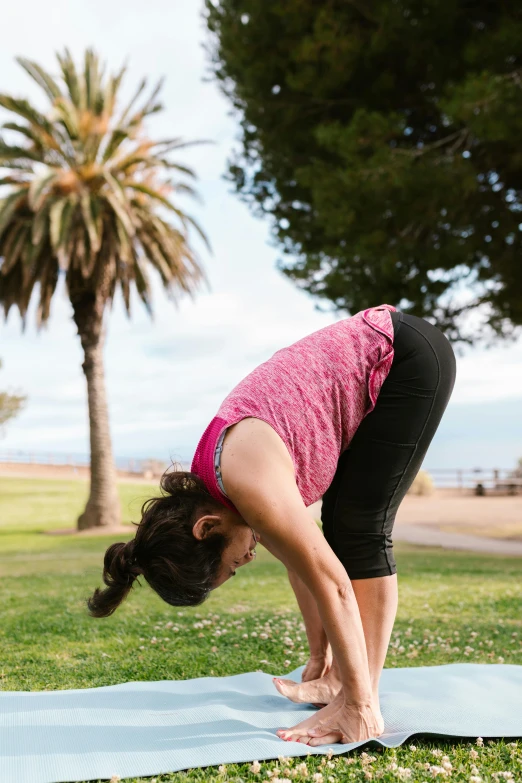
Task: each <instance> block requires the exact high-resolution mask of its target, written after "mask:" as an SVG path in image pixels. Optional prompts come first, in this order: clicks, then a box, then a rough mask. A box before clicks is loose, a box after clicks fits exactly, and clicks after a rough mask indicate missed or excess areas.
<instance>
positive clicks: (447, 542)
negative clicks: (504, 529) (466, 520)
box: [393, 523, 522, 557]
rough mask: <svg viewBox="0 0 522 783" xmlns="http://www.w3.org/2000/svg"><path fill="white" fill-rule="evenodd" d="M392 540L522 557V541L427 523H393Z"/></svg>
mask: <svg viewBox="0 0 522 783" xmlns="http://www.w3.org/2000/svg"><path fill="white" fill-rule="evenodd" d="M393 540H394V541H408V542H409V543H410V544H420V545H424V546H440V547H442V548H443V549H467V550H468V551H471V552H487V553H488V554H499V555H512V556H514V557H522V541H513V540H511V541H509V540H506V539H501V538H485V537H482V536H467V535H463V534H462V533H446V532H443V531H441V530H437V529H435V528H433V527H431V526H429V525H408V524H404V523H402V524H395V525H394V527H393Z"/></svg>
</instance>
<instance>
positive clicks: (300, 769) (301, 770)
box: [295, 761, 308, 777]
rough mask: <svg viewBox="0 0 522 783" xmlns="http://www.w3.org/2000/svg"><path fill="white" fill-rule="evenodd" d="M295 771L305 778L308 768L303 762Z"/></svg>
mask: <svg viewBox="0 0 522 783" xmlns="http://www.w3.org/2000/svg"><path fill="white" fill-rule="evenodd" d="M295 771H296V772H298V773H299V774H300V775H302V776H303V777H306V776H307V775H308V767H307V766H306V764H305V762H304V761H302V762H301V763H300V764H298V765H297V766H296V768H295Z"/></svg>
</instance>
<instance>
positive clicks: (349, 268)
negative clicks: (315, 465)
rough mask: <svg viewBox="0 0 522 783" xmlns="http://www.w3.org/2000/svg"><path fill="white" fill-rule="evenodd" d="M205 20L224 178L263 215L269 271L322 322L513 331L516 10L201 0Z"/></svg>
mask: <svg viewBox="0 0 522 783" xmlns="http://www.w3.org/2000/svg"><path fill="white" fill-rule="evenodd" d="M205 16H206V19H207V24H208V28H209V30H210V35H209V40H208V46H207V48H208V52H209V62H210V68H211V71H212V73H213V74H214V76H215V78H216V79H217V80H219V84H220V85H221V88H222V90H223V92H224V93H225V94H226V95H227V96H228V98H229V99H230V101H231V102H232V104H233V106H234V107H235V109H236V110H237V116H238V118H239V120H240V123H241V129H242V132H241V139H240V146H239V147H238V148H237V149H236V150H235V152H234V154H233V156H232V158H231V160H230V162H229V171H228V177H229V178H230V179H231V181H232V182H234V184H235V187H236V189H237V191H238V193H239V194H240V195H241V197H242V198H243V199H244V200H245V201H246V202H248V203H249V204H250V205H251V207H252V209H253V211H254V212H255V214H258V215H268V216H269V217H270V220H271V227H272V231H273V235H274V238H275V242H276V245H277V246H278V247H279V248H280V249H281V251H282V253H283V256H282V258H281V259H279V260H278V268H279V269H280V270H281V271H282V272H283V273H284V274H285V275H287V276H288V277H289V278H290V279H292V280H294V281H295V283H296V284H297V285H298V286H299V287H300V288H302V289H304V290H306V291H308V292H310V293H311V294H313V295H314V296H315V297H317V300H318V301H320V300H321V299H323V300H327V301H328V302H329V303H331V307H332V308H333V309H334V310H339V311H345V312H348V313H352V312H355V311H357V310H359V309H362V308H364V307H368V306H369V305H372V304H377V303H380V302H388V303H390V304H395V305H399V306H400V307H401V308H402V309H403V310H405V311H408V312H411V313H413V314H415V315H419V316H422V317H428V319H431V320H433V319H435V320H436V321H437V322H438V323H439V324H440V325H441V326H442V327H443V329H444V330H445V331H446V333H447V335H448V336H449V337H450V338H452V339H458V338H460V339H465V340H467V341H469V342H472V341H473V340H474V339H476V338H477V337H478V336H479V335H480V334H484V333H489V334H490V335H493V336H494V337H496V336H499V335H500V336H508V335H509V334H513V333H516V332H517V331H518V330H517V329H516V328H515V327H517V326H519V325H520V324H522V263H521V228H522V224H521V215H520V210H521V209H522V205H521V194H522V145H521V138H522V111H521V99H522V90H521V88H522V46H521V41H522V6H521V5H520V3H517V2H513V0H511V1H510V0H507V2H502V3H492V2H490V0H478V1H477V2H474V3H470V2H465V1H464V0H370V2H362V1H361V2H360V1H359V0H324V2H316V1H315V0H284V1H283V0H206V10H205ZM477 308H478V313H480V314H481V317H482V319H485V318H487V323H489V326H490V327H491V329H488V328H487V327H486V328H485V330H482V328H481V327H478V326H477V324H478V323H479V322H480V318H475V319H470V318H469V317H468V315H469V313H470V312H471V311H472V310H477ZM473 322H475V325H474V326H473V327H472V326H471V324H472V323H473Z"/></svg>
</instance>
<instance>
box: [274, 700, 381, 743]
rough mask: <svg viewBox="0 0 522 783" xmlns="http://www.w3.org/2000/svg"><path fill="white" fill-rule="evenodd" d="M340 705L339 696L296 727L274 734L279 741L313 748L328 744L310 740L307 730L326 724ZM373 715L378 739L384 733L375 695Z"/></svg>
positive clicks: (280, 730) (318, 740)
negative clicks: (300, 743) (302, 744)
mask: <svg viewBox="0 0 522 783" xmlns="http://www.w3.org/2000/svg"><path fill="white" fill-rule="evenodd" d="M341 703H342V696H341V695H339V697H338V698H337V699H334V700H332V702H330V704H328V705H327V706H326V707H323V709H321V710H319V711H318V712H316V713H314V714H313V715H311V716H310V717H309V718H306V720H303V721H301V723H298V724H297V725H296V726H292V727H291V728H289V729H279V730H278V731H277V732H276V734H277V736H278V737H279V738H280V739H282V740H285V741H287V742H302V743H304V744H307V745H311V746H313V747H315V746H317V745H324V744H328V742H325V741H324V740H321V739H312V738H311V737H310V736H309V735H308V729H311V728H315V727H316V726H317V724H318V722H319V721H321V722H323V723H324V722H325V721H326V722H327V721H328V720H329V719H330V718H332V717H333V716H334V715H335V713H336V712H337V711H338V709H339V707H340V706H341ZM374 714H375V717H376V719H377V722H378V725H377V727H376V728H377V730H376V734H375V736H376V737H379V736H380V735H381V734H382V733H383V731H384V720H383V718H382V715H381V710H380V707H379V699H378V696H375V694H374ZM337 741H338V740H337Z"/></svg>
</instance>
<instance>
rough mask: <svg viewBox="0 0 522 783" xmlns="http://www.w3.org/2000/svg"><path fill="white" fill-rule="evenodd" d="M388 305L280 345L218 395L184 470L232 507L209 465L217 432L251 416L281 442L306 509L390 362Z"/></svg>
mask: <svg viewBox="0 0 522 783" xmlns="http://www.w3.org/2000/svg"><path fill="white" fill-rule="evenodd" d="M391 310H395V307H393V306H392V305H387V304H383V305H379V306H378V307H370V308H368V309H367V310H361V311H360V312H359V313H356V314H355V315H353V316H352V317H350V318H343V319H342V320H340V321H338V322H337V323H335V324H331V325H330V326H325V327H323V328H322V329H319V330H318V331H316V332H312V334H310V335H308V336H307V337H303V338H302V339H301V340H298V341H297V342H296V343H293V344H292V345H289V346H287V347H286V348H281V350H279V351H276V353H275V354H274V355H273V356H272V357H271V358H270V359H268V361H266V362H263V364H260V365H259V366H258V367H256V369H255V370H253V371H252V372H251V373H250V374H249V375H247V376H246V377H245V378H244V379H243V380H242V381H240V382H239V383H238V384H237V386H235V388H233V389H232V391H231V392H230V394H229V395H228V396H227V397H226V398H225V399H224V400H223V402H222V404H221V406H220V408H219V410H218V411H217V414H216V416H215V417H214V418H213V419H212V421H211V422H210V424H209V425H208V427H207V428H206V430H205V432H204V433H203V435H202V437H201V440H200V441H199V443H198V446H197V448H196V451H195V454H194V459H193V461H192V465H191V471H192V472H193V473H195V474H196V475H198V476H200V477H201V478H202V479H203V481H204V483H205V485H206V487H207V489H208V491H209V492H210V494H211V495H212V496H213V497H214V498H216V500H219V501H220V502H221V503H222V504H223V505H225V506H227V507H228V508H230V509H232V510H233V511H236V512H237V509H236V507H235V506H234V505H233V503H232V502H231V501H230V500H229V498H228V497H227V496H226V495H224V494H223V492H222V491H221V489H220V488H219V485H218V482H217V479H216V473H215V468H214V457H215V452H216V445H217V443H218V440H219V439H220V436H221V435H222V434H223V431H224V430H225V429H226V428H227V427H230V426H231V425H232V424H236V423H237V422H238V421H241V419H244V418H247V417H254V418H256V419H262V420H263V421H265V422H267V423H268V424H270V426H271V427H273V429H274V430H275V431H276V432H277V434H278V435H279V436H280V438H281V439H282V440H283V442H284V443H285V445H286V447H287V449H288V451H289V453H290V456H291V458H292V461H293V464H294V468H295V480H296V484H297V487H298V489H299V492H300V494H301V497H302V498H303V502H304V504H305V506H310V505H311V504H312V503H315V502H316V501H317V500H319V499H320V498H321V497H322V496H323V495H324V493H325V492H326V490H327V489H328V487H329V486H330V484H331V483H332V480H333V477H334V475H335V471H336V469H337V462H338V460H339V457H340V455H341V454H342V453H343V451H345V450H346V449H347V448H348V446H349V444H350V441H351V440H352V438H353V436H354V434H355V432H356V430H357V428H358V426H359V424H360V423H361V421H362V420H363V418H364V417H365V416H367V415H368V413H370V412H371V411H372V410H373V408H374V407H375V403H376V401H377V397H378V395H379V391H380V389H381V386H382V384H383V383H384V380H385V379H386V376H387V375H388V373H389V371H390V367H391V364H392V361H393V324H392V320H391V316H390V311H391Z"/></svg>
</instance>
